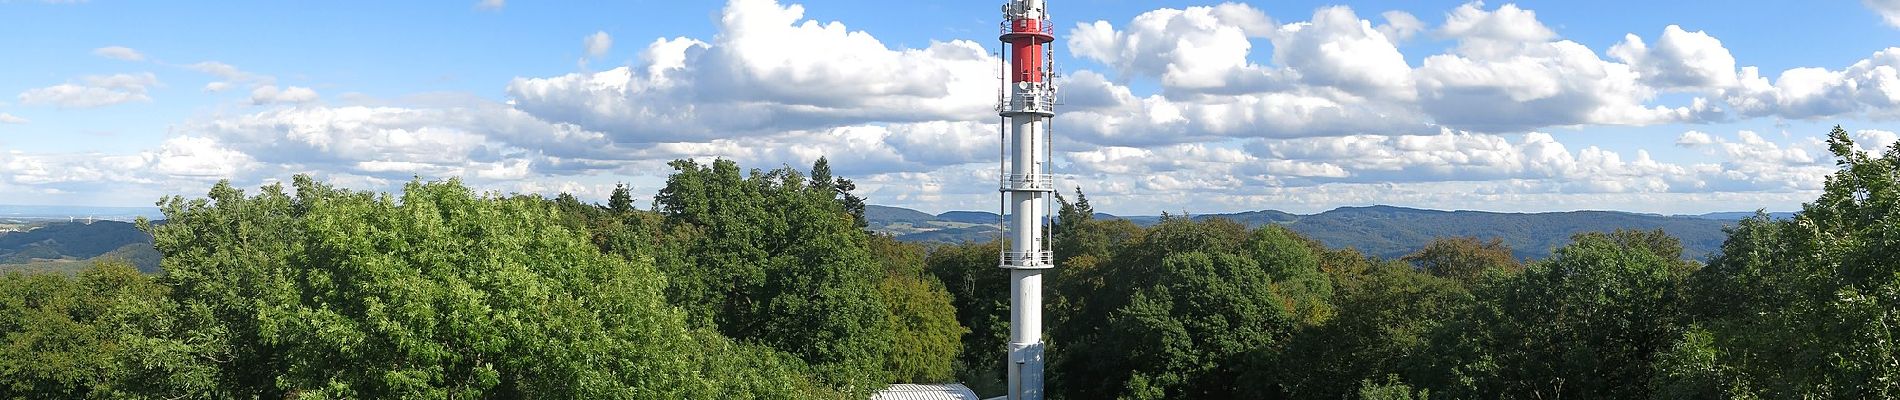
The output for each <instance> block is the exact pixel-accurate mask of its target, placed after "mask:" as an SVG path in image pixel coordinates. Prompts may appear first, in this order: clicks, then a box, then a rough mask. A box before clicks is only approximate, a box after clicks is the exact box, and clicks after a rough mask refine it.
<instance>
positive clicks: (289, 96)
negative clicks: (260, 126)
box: [206, 86, 317, 105]
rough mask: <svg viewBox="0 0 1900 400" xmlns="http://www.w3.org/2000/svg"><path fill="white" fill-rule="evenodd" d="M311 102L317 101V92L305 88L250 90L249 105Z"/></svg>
mask: <svg viewBox="0 0 1900 400" xmlns="http://www.w3.org/2000/svg"><path fill="white" fill-rule="evenodd" d="M206 89H210V88H209V87H207V88H206ZM313 101H317V91H315V90H311V89H310V88H307V87H301V86H291V87H287V88H283V89H278V88H277V87H276V86H258V87H257V88H256V89H252V90H251V104H259V105H262V104H278V103H287V104H300V103H309V102H313Z"/></svg>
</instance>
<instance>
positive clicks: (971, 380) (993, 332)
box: [924, 241, 1009, 395]
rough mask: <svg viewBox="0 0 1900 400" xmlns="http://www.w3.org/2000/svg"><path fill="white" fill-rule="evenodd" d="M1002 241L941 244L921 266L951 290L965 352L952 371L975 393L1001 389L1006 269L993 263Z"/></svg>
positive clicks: (1006, 336) (1006, 313) (1006, 314)
mask: <svg viewBox="0 0 1900 400" xmlns="http://www.w3.org/2000/svg"><path fill="white" fill-rule="evenodd" d="M1001 251H1002V250H1001V247H1000V243H997V242H994V241H992V242H981V243H963V244H956V245H945V246H942V247H937V248H935V249H932V250H931V251H930V253H929V255H928V256H926V257H925V259H924V264H925V269H926V270H927V271H929V273H930V274H931V275H932V276H935V277H936V278H937V279H938V281H940V282H943V285H944V289H945V290H947V291H948V292H949V293H950V301H951V305H952V306H953V307H954V308H955V310H956V317H957V323H958V325H962V326H964V327H966V328H968V329H969V332H968V333H965V334H964V335H963V338H962V339H963V340H962V341H963V344H962V348H963V351H962V352H961V353H958V354H957V358H956V361H955V365H954V367H953V370H954V372H955V375H956V379H957V380H958V381H961V382H963V383H964V384H965V385H968V386H969V387H970V389H972V390H975V391H976V392H977V393H979V394H983V395H994V394H1001V393H1003V392H1004V390H1005V389H1006V388H1005V387H1004V385H1005V383H1004V370H1003V363H1004V357H1005V356H1006V353H1005V350H1004V343H1005V342H1007V341H1008V340H1009V279H1008V277H1009V274H1008V273H1007V272H1006V271H1003V270H1002V269H999V268H997V265H998V259H997V257H998V255H999V254H1001V253H1000V252H1001Z"/></svg>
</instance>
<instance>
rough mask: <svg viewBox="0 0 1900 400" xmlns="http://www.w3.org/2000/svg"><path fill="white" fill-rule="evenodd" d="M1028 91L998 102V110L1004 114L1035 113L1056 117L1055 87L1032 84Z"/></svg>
mask: <svg viewBox="0 0 1900 400" xmlns="http://www.w3.org/2000/svg"><path fill="white" fill-rule="evenodd" d="M1031 85H1033V86H1031V87H1029V89H1028V90H1023V91H1018V92H1013V93H1009V94H1006V95H1004V96H1003V99H1002V100H1001V101H998V104H997V106H996V110H997V111H998V112H1003V113H1035V114H1043V115H1055V112H1056V103H1057V100H1056V89H1055V85H1050V84H1047V83H1035V84H1031Z"/></svg>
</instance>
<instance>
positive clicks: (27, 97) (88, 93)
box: [19, 72, 159, 108]
mask: <svg viewBox="0 0 1900 400" xmlns="http://www.w3.org/2000/svg"><path fill="white" fill-rule="evenodd" d="M158 85H159V82H158V77H157V76H155V75H152V73H150V72H146V73H139V74H115V75H92V76H86V77H82V78H80V82H79V83H65V84H59V85H54V86H48V87H43V88H37V89H29V90H27V91H25V92H22V93H20V97H19V99H20V103H21V104H27V105H53V106H59V107H66V108H92V107H103V106H109V105H114V104H123V103H130V102H141V101H142V102H149V101H152V98H151V97H150V96H147V95H146V92H147V91H148V90H149V89H150V88H152V87H154V86H158Z"/></svg>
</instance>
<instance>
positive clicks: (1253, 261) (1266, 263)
mask: <svg viewBox="0 0 1900 400" xmlns="http://www.w3.org/2000/svg"><path fill="white" fill-rule="evenodd" d="M1828 145H1829V148H1830V150H1831V152H1832V153H1833V154H1834V156H1835V157H1836V158H1837V159H1838V164H1839V168H1838V170H1837V171H1836V172H1835V173H1834V174H1833V175H1832V176H1830V177H1828V178H1827V180H1826V185H1825V188H1824V191H1823V193H1822V194H1821V195H1820V197H1819V198H1817V199H1814V200H1813V201H1812V202H1810V203H1807V204H1806V205H1804V206H1803V209H1802V211H1801V212H1799V213H1797V214H1796V215H1795V216H1794V217H1792V218H1785V219H1775V218H1769V217H1768V216H1767V215H1765V214H1763V215H1758V216H1757V217H1755V218H1749V219H1744V220H1742V221H1740V222H1739V223H1738V225H1736V226H1734V227H1732V228H1731V229H1729V230H1728V237H1727V239H1726V240H1725V241H1724V242H1723V244H1722V245H1721V247H1720V249H1719V250H1718V251H1717V252H1716V253H1715V254H1713V255H1712V256H1711V257H1710V258H1708V259H1707V261H1706V262H1699V261H1689V259H1690V258H1689V257H1685V255H1684V254H1683V245H1682V244H1681V242H1680V241H1679V240H1677V239H1676V238H1674V237H1671V236H1669V235H1667V234H1665V233H1663V232H1661V231H1635V230H1618V231H1609V232H1594V233H1584V234H1579V235H1576V236H1574V237H1573V238H1571V240H1570V241H1569V243H1567V244H1565V245H1563V246H1562V247H1560V248H1558V249H1557V250H1556V251H1555V252H1553V253H1552V254H1551V255H1550V256H1549V257H1546V258H1543V259H1537V260H1524V259H1519V258H1516V257H1514V256H1513V251H1512V249H1510V248H1509V246H1507V245H1505V244H1503V243H1501V242H1499V241H1496V240H1486V239H1482V238H1473V237H1447V238H1439V239H1438V240H1436V241H1433V242H1431V243H1430V244H1429V245H1426V246H1424V247H1423V248H1420V249H1417V250H1416V251H1414V252H1412V253H1410V254H1409V255H1406V256H1403V257H1398V258H1391V259H1387V258H1381V257H1376V256H1369V255H1366V254H1362V253H1360V252H1359V251H1357V250H1354V249H1350V248H1328V247H1326V246H1324V245H1321V244H1320V243H1319V242H1317V241H1315V240H1312V239H1309V238H1307V237H1305V236H1302V235H1300V234H1298V233H1295V232H1293V231H1292V230H1289V229H1286V228H1284V227H1280V226H1276V225H1266V226H1263V227H1259V228H1248V227H1247V226H1246V225H1242V224H1240V223H1237V222H1234V221H1230V220H1225V219H1217V218H1216V219H1194V218H1185V217H1167V218H1163V220H1161V221H1160V222H1159V223H1156V224H1154V225H1152V226H1146V227H1144V226H1139V225H1136V224H1134V223H1132V222H1129V221H1126V220H1118V219H1097V218H1094V215H1095V212H1094V210H1093V208H1092V207H1091V206H1090V204H1089V201H1088V198H1087V197H1086V196H1085V195H1084V194H1083V193H1082V192H1081V191H1080V190H1077V191H1075V192H1073V193H1072V194H1071V195H1069V196H1065V197H1063V198H1062V199H1061V204H1060V206H1061V210H1060V214H1059V218H1057V220H1056V221H1055V222H1054V227H1053V228H1054V235H1055V237H1054V240H1055V243H1054V250H1055V252H1056V257H1057V265H1058V268H1056V269H1055V270H1053V272H1052V274H1053V275H1052V276H1050V277H1049V278H1047V282H1048V285H1049V286H1048V291H1049V292H1048V298H1047V306H1046V307H1047V311H1046V316H1047V318H1048V320H1047V321H1046V326H1047V327H1048V331H1047V337H1048V340H1049V346H1050V347H1049V349H1050V350H1049V358H1050V360H1049V362H1050V364H1049V384H1048V388H1049V390H1050V391H1051V393H1050V395H1051V397H1052V398H1056V399H1068V400H1078V399H1111V398H1115V399H1281V398H1299V399H1311V398H1359V399H1427V398H1449V399H1464V398H1526V399H1550V398H1661V399H1736V398H1893V397H1900V343H1897V342H1896V339H1897V338H1896V336H1897V335H1900V147H1896V148H1894V149H1886V150H1884V152H1882V153H1878V154H1870V153H1866V152H1862V151H1859V150H1857V147H1856V145H1855V144H1854V143H1853V142H1852V141H1851V140H1850V139H1849V138H1848V136H1847V134H1846V132H1845V131H1844V130H1842V129H1840V128H1838V127H1837V128H1835V130H1834V131H1833V133H1832V134H1831V135H1830V136H1829V141H1828ZM671 167H672V169H673V171H672V172H671V176H670V178H668V179H667V181H666V184H665V187H664V188H663V189H661V190H660V191H659V193H657V194H656V195H655V196H654V197H653V202H652V207H651V208H650V209H646V210H642V209H637V208H636V207H635V206H634V194H633V193H631V190H629V189H628V188H626V187H621V188H618V189H617V190H615V191H614V193H613V196H612V198H611V199H610V200H609V201H608V203H607V204H605V205H599V204H588V203H584V202H582V201H579V200H577V199H576V198H575V197H573V196H570V195H560V196H556V197H554V198H543V197H540V196H534V195H512V194H501V193H483V192H477V191H475V190H473V189H470V188H468V187H465V186H463V185H462V184H461V183H459V182H458V181H455V180H446V181H423V180H420V179H418V180H415V181H412V182H410V183H408V184H407V185H406V186H405V187H404V188H403V190H402V191H401V192H400V193H376V192H363V191H353V190H350V189H346V188H338V187H334V186H330V185H326V184H322V183H319V182H317V181H316V180H315V179H313V178H311V177H308V176H297V177H295V178H294V179H292V181H291V182H290V184H289V185H287V186H286V185H280V184H279V185H270V186H265V187H262V188H259V189H257V190H256V191H254V192H250V193H247V192H246V191H245V190H242V189H239V188H235V187H232V185H230V184H228V183H220V184H218V185H216V186H214V187H212V188H210V190H209V191H208V193H206V194H205V195H204V196H203V197H186V196H171V197H167V198H165V199H163V200H161V201H160V202H159V205H160V207H161V208H162V210H163V213H164V215H165V221H166V222H165V223H163V224H153V223H150V222H142V223H141V224H140V228H141V229H144V230H145V231H146V232H149V233H150V234H151V235H152V236H153V239H154V245H155V247H156V248H157V249H158V251H159V252H160V253H161V254H162V255H163V257H162V259H161V261H160V262H159V263H160V264H159V265H160V267H161V271H159V272H157V273H141V272H140V271H138V270H137V269H135V268H133V267H132V266H130V265H127V264H124V263H111V262H102V263H98V264H96V265H93V266H91V267H88V268H86V269H85V270H83V271H80V272H78V273H76V274H61V273H21V272H13V273H8V274H6V275H4V276H3V277H0V397H5V398H71V399H82V398H150V399H180V398H311V399H319V398H629V399H682V398H691V399H863V398H867V397H868V396H869V394H870V393H871V392H873V391H875V390H877V389H879V388H882V387H883V386H884V385H885V384H887V383H893V382H951V381H955V382H963V383H966V384H968V385H969V386H971V387H972V388H975V389H976V390H977V391H978V392H979V393H981V394H984V395H986V396H990V395H995V394H998V393H1000V392H1001V389H1002V388H1001V385H1002V382H1001V381H1002V377H1003V371H1002V367H1003V366H1002V362H1003V358H1004V357H1003V342H1004V339H1005V336H1006V333H1007V330H1008V329H1007V325H1006V324H1007V320H1008V318H1007V308H1008V299H1007V296H1008V292H1007V290H1006V285H1007V283H1006V281H1005V278H1006V274H1005V273H1004V271H1002V270H1000V269H998V268H997V254H998V251H999V249H998V247H997V246H998V244H997V243H996V242H993V241H978V242H967V243H959V244H931V245H921V244H912V243H904V242H899V241H896V240H894V239H892V238H891V237H889V236H885V235H878V234H873V233H870V232H868V231H866V230H865V221H864V218H863V212H864V208H865V203H864V200H863V199H862V198H860V197H858V196H857V195H855V194H853V191H854V190H855V189H856V188H855V186H854V184H853V183H852V182H851V181H850V180H849V179H845V178H841V177H836V176H833V175H832V172H831V169H830V167H829V165H827V163H826V161H825V160H823V159H820V160H819V161H818V162H817V163H816V164H814V165H813V166H811V167H810V168H809V170H807V171H799V170H797V169H793V168H778V169H773V170H758V169H752V170H742V168H741V167H740V166H738V165H736V164H735V163H733V162H730V161H715V162H712V163H710V164H702V163H697V162H694V161H685V160H682V161H676V162H674V163H672V164H671Z"/></svg>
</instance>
